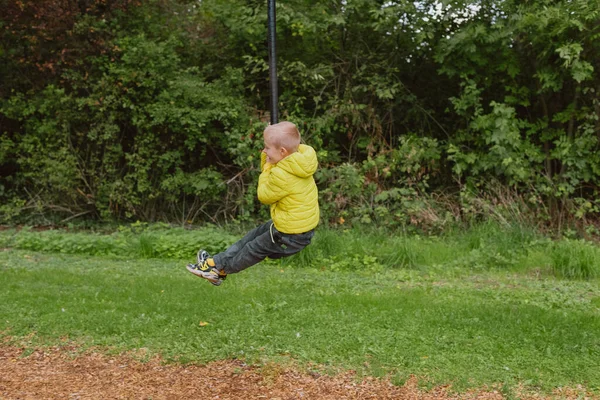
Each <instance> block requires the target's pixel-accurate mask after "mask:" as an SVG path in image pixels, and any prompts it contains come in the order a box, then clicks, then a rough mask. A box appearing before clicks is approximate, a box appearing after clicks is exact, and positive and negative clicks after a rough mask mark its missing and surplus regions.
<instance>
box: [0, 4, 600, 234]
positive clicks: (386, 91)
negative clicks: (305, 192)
mask: <svg viewBox="0 0 600 400" xmlns="http://www.w3.org/2000/svg"><path fill="white" fill-rule="evenodd" d="M266 6H267V4H266V1H253V0H246V1H241V0H231V1H219V0H196V1H189V0H148V1H136V0H37V1H26V0H21V1H17V0H0V9H1V10H2V12H1V15H0V43H1V44H0V46H1V47H0V76H1V77H2V79H0V132H1V139H0V223H4V224H67V223H75V222H81V221H84V222H85V221H96V222H97V221H104V222H106V221H130V222H133V221H146V222H158V221H162V222H169V223H177V224H181V225H186V224H198V223H202V222H212V223H217V222H222V221H251V220H253V219H256V218H264V217H266V216H267V214H266V213H267V212H268V210H267V209H266V208H264V207H261V206H260V204H259V203H258V201H257V200H256V193H255V188H256V181H257V179H258V175H259V152H260V150H261V149H262V135H261V133H262V130H263V129H264V127H265V126H266V123H267V122H268V121H269V115H268V110H269V80H268V65H267V60H268V53H267V10H266ZM277 34H278V42H277V49H278V72H279V83H280V88H279V92H280V99H279V100H280V104H279V109H280V113H281V114H280V116H279V119H280V120H290V121H293V122H295V123H296V124H297V125H298V126H299V127H300V130H301V132H302V134H303V139H304V141H305V142H307V143H309V144H310V145H312V146H314V147H315V148H316V150H317V151H318V156H319V159H320V169H319V171H318V173H317V175H316V176H315V178H316V180H317V184H318V186H319V189H320V196H321V207H322V217H323V221H324V222H328V223H330V224H332V225H336V224H337V225H340V224H342V225H345V226H349V225H352V224H357V223H360V224H361V225H377V226H379V227H389V228H392V229H396V228H402V229H405V230H418V231H425V232H434V233H435V232H439V231H442V230H444V229H445V228H446V227H448V226H451V225H455V224H456V223H457V222H458V223H464V222H470V221H476V220H480V219H488V218H492V219H495V220H496V221H499V222H501V223H512V222H517V223H524V224H528V225H532V226H535V227H538V228H540V229H544V230H548V231H550V230H551V231H552V232H563V233H564V232H571V233H572V234H574V235H578V236H579V235H583V236H595V235H596V234H598V233H599V230H598V226H600V225H598V224H596V223H595V222H596V221H597V220H598V213H599V212H600V197H599V196H598V191H599V186H598V182H599V177H600V145H599V138H600V101H599V99H598V91H600V74H599V71H598V70H599V67H598V65H597V60H599V59H600V5H599V3H598V1H597V0H525V1H524V0H449V1H446V0H444V1H440V0H435V1H433V0H419V1H374V0H335V1H334V0H330V1H312V0H311V1H308V0H286V1H279V2H277Z"/></svg>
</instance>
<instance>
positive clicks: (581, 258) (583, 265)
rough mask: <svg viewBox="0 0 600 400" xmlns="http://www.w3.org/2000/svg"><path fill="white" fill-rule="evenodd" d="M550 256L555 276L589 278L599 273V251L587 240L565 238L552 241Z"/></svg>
mask: <svg viewBox="0 0 600 400" xmlns="http://www.w3.org/2000/svg"><path fill="white" fill-rule="evenodd" d="M551 257H552V270H553V271H554V274H555V275H556V276H559V277H564V278H574V279H590V278H594V277H597V276H599V275H600V251H599V250H598V248H597V247H596V246H594V245H592V244H591V243H589V242H585V241H581V240H565V241H562V242H558V243H554V244H553V245H552V248H551Z"/></svg>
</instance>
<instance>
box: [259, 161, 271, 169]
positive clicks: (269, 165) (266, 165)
mask: <svg viewBox="0 0 600 400" xmlns="http://www.w3.org/2000/svg"><path fill="white" fill-rule="evenodd" d="M273 165H274V164H271V163H270V162H269V161H266V162H265V165H263V169H262V170H263V171H268V170H270V169H271V168H273Z"/></svg>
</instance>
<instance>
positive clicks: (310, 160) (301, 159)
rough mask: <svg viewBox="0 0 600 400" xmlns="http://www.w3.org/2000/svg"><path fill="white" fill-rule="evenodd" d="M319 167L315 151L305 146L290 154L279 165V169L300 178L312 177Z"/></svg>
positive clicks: (302, 145)
mask: <svg viewBox="0 0 600 400" xmlns="http://www.w3.org/2000/svg"><path fill="white" fill-rule="evenodd" d="M318 165H319V163H318V161H317V153H316V152H315V149H313V148H312V147H310V146H307V145H305V144H301V145H300V146H299V147H298V151H297V152H295V153H292V154H290V155H289V156H287V157H286V158H284V159H283V160H281V161H279V162H278V163H277V166H278V167H279V168H281V169H283V170H284V171H286V172H289V173H291V174H293V175H295V176H297V177H299V178H308V177H309V176H312V175H313V174H314V173H315V171H316V170H317V167H318Z"/></svg>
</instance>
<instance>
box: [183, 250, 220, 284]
mask: <svg viewBox="0 0 600 400" xmlns="http://www.w3.org/2000/svg"><path fill="white" fill-rule="evenodd" d="M197 258H198V263H196V264H188V265H187V267H186V269H187V270H188V271H190V272H191V273H192V274H194V275H196V276H199V277H200V278H204V279H206V280H207V281H209V282H210V283H212V284H213V285H215V286H219V285H220V284H221V283H223V281H224V280H225V278H226V277H227V274H226V273H224V272H223V271H219V270H218V269H217V268H215V267H213V266H210V265H209V263H208V260H209V259H212V257H211V256H210V254H208V252H207V251H205V250H200V251H198V255H197Z"/></svg>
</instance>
